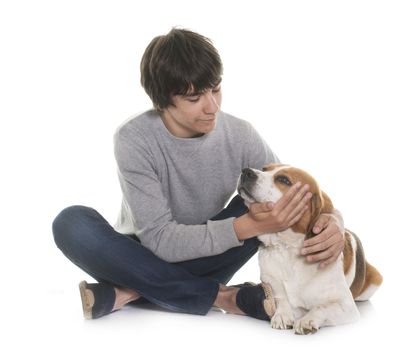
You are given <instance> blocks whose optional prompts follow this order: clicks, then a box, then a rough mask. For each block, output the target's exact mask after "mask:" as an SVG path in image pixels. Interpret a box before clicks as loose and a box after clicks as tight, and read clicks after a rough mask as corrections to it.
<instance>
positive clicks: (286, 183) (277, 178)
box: [275, 175, 292, 186]
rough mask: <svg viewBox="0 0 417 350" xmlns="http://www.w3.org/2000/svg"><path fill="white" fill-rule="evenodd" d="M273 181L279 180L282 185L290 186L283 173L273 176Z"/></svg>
mask: <svg viewBox="0 0 417 350" xmlns="http://www.w3.org/2000/svg"><path fill="white" fill-rule="evenodd" d="M275 182H280V183H282V184H284V185H287V186H292V183H291V181H290V179H289V178H288V177H286V176H284V175H278V176H277V177H275Z"/></svg>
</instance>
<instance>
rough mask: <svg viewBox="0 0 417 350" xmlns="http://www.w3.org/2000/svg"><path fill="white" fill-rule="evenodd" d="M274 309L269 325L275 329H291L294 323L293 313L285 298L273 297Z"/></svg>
mask: <svg viewBox="0 0 417 350" xmlns="http://www.w3.org/2000/svg"><path fill="white" fill-rule="evenodd" d="M275 305H276V311H275V314H274V316H272V318H271V327H272V328H275V329H291V328H293V325H294V314H293V312H292V308H291V305H290V303H289V302H288V300H287V298H286V297H284V298H275Z"/></svg>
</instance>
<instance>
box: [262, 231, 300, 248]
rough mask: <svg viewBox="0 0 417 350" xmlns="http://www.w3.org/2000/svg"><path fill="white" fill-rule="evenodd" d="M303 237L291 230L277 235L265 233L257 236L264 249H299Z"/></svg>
mask: <svg viewBox="0 0 417 350" xmlns="http://www.w3.org/2000/svg"><path fill="white" fill-rule="evenodd" d="M304 238H305V235H304V234H302V233H296V232H294V231H293V230H292V229H291V228H289V229H287V230H285V231H282V232H278V233H265V234H263V235H260V236H258V239H259V240H260V241H261V242H262V243H263V245H264V247H265V248H268V247H271V248H272V247H276V248H285V249H289V248H296V249H300V248H301V246H302V245H303V242H304Z"/></svg>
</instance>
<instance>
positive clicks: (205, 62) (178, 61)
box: [140, 28, 223, 110]
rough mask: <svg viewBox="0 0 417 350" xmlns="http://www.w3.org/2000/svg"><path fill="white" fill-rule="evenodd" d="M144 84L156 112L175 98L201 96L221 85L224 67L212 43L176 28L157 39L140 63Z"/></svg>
mask: <svg viewBox="0 0 417 350" xmlns="http://www.w3.org/2000/svg"><path fill="white" fill-rule="evenodd" d="M140 72H141V79H140V81H141V84H142V86H143V88H144V89H145V91H146V93H147V94H148V96H149V97H150V98H151V100H152V102H153V105H154V107H155V108H156V109H158V110H162V109H163V108H166V107H168V106H169V105H172V101H171V97H172V96H173V95H186V94H187V93H189V92H190V90H191V89H193V93H201V92H203V91H204V90H206V89H208V88H213V87H215V86H217V85H218V84H219V83H220V82H221V75H222V74H223V65H222V62H221V60H220V56H219V53H218V52H217V50H216V48H215V47H214V46H213V44H212V43H211V40H210V39H208V38H206V37H204V36H202V35H200V34H197V33H194V32H192V31H189V30H186V29H177V28H173V29H171V31H170V32H169V33H168V34H166V35H161V36H157V37H156V38H154V39H153V40H152V41H151V43H150V44H149V45H148V47H147V48H146V50H145V53H144V54H143V57H142V61H141V63H140Z"/></svg>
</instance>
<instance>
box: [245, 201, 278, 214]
mask: <svg viewBox="0 0 417 350" xmlns="http://www.w3.org/2000/svg"><path fill="white" fill-rule="evenodd" d="M271 203H272V202H262V203H252V204H251V205H250V207H249V210H250V211H251V212H252V213H253V214H259V213H265V212H269V211H271V208H270V207H269V205H270V204H271ZM272 204H273V203H272Z"/></svg>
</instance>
